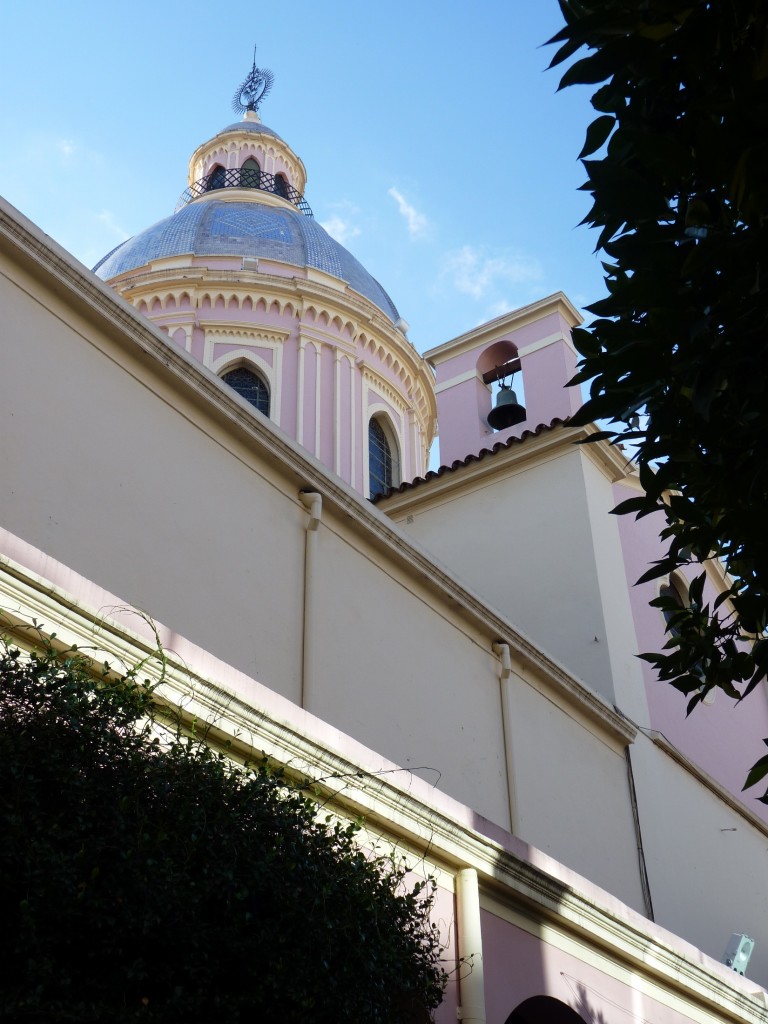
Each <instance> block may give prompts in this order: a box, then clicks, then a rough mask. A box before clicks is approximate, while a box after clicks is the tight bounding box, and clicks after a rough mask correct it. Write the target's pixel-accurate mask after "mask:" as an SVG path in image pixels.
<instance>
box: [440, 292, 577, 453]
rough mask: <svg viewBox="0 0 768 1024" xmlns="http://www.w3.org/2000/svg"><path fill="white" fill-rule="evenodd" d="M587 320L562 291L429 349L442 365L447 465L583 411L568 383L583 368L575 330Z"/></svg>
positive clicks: (442, 428)
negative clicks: (579, 364)
mask: <svg viewBox="0 0 768 1024" xmlns="http://www.w3.org/2000/svg"><path fill="white" fill-rule="evenodd" d="M580 323H581V317H580V316H579V314H578V312H577V311H576V309H575V308H574V306H573V305H572V304H571V303H570V302H569V301H568V299H567V298H566V297H565V295H564V294H563V293H562V292H556V293H555V294H554V295H550V296H549V297H548V298H546V299H541V300H540V301H538V302H534V303H532V304H531V305H530V306H523V308H522V309H516V310H513V311H512V312H511V313H505V314H504V315H503V316H500V317H497V318H496V319H495V320H490V321H489V322H488V323H485V324H481V325H480V326H479V327H476V328H474V330H471V331H468V332H467V333H466V334H462V335H460V336H459V337H458V338H454V340H453V341H449V342H446V344H444V345H440V346H438V347H437V348H433V349H431V350H430V351H429V352H425V353H424V357H425V359H427V361H428V362H429V363H430V364H431V365H432V366H433V367H434V368H435V375H436V392H437V416H438V432H439V438H440V461H441V463H442V464H443V465H447V466H450V465H451V464H452V463H453V462H455V461H456V460H457V459H459V460H460V459H465V458H466V457H467V456H468V455H477V454H478V452H480V451H481V450H482V449H483V448H491V447H492V446H493V445H494V444H496V443H497V442H498V441H502V442H503V441H506V440H508V439H509V438H510V437H514V436H517V437H519V436H520V435H521V434H522V433H523V432H524V431H526V430H535V429H536V427H538V426H540V425H541V424H546V425H549V424H550V423H552V421H553V420H565V419H567V418H568V417H569V416H572V415H573V413H575V412H576V410H577V409H578V408H579V406H580V405H581V396H580V394H579V390H578V388H568V387H566V384H567V383H568V381H569V380H570V379H571V377H573V375H574V374H575V373H576V359H577V356H576V350H575V349H574V347H573V342H572V340H571V329H572V328H574V327H577V326H578V325H579V324H580ZM508 381H511V385H510V384H508V383H507V382H508ZM497 382H498V384H499V385H500V390H499V391H498V394H497V395H496V396H495V405H494V385H495V384H496V383H497Z"/></svg>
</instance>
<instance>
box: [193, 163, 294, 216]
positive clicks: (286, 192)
mask: <svg viewBox="0 0 768 1024" xmlns="http://www.w3.org/2000/svg"><path fill="white" fill-rule="evenodd" d="M221 188H255V189H259V190H260V191H262V192H271V193H272V194H273V195H275V196H281V197H282V198H283V199H287V200H288V202H289V203H293V205H294V206H295V207H297V209H299V210H301V212H302V213H303V214H305V216H307V217H313V216H314V214H313V213H312V209H311V207H310V205H309V203H308V202H307V201H306V199H305V198H304V196H303V195H302V194H301V193H300V192H298V191H297V190H296V189H295V188H294V187H293V185H289V184H288V182H287V181H286V180H285V178H282V177H281V176H280V175H277V174H268V173H267V172H266V171H258V170H256V169H255V168H251V167H245V168H240V167H238V168H230V169H228V170H225V169H224V168H223V167H217V168H216V169H215V170H214V171H213V172H212V173H211V174H207V175H206V176H205V177H204V178H200V179H199V180H198V181H196V182H194V184H192V185H190V186H189V188H188V189H186V190H185V191H184V192H183V193H182V195H181V197H180V199H179V201H178V203H177V204H176V210H180V209H181V208H182V206H186V205H187V203H191V202H192V200H193V199H199V197H200V196H203V195H205V194H206V193H208V192H215V191H217V190H218V189H221Z"/></svg>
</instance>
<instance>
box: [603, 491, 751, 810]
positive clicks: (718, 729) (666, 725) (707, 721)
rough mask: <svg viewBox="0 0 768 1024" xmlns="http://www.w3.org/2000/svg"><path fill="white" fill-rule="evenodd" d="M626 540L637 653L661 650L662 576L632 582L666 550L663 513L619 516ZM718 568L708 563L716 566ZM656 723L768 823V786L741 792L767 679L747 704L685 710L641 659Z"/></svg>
mask: <svg viewBox="0 0 768 1024" xmlns="http://www.w3.org/2000/svg"><path fill="white" fill-rule="evenodd" d="M636 493H637V492H636V491H635V490H633V489H632V488H631V487H628V486H618V485H617V486H616V487H615V488H614V498H615V502H616V503H617V504H618V502H620V501H623V500H625V499H626V498H629V497H633V496H634V495H635V494H636ZM612 518H614V519H615V520H616V522H617V524H618V527H619V530H620V534H621V540H622V556H623V560H624V565H625V571H626V577H627V584H628V586H627V590H628V593H629V599H630V601H631V604H632V613H633V616H634V620H635V625H636V630H637V644H638V647H637V649H638V652H645V651H651V652H652V651H660V650H661V649H662V647H663V646H664V644H665V643H666V640H667V637H666V634H665V622H664V617H663V615H662V613H661V611H660V610H659V609H658V608H651V607H650V605H649V602H650V601H651V600H653V598H655V597H657V596H658V593H659V587H660V584H661V583H662V582H663V581H662V580H651V581H649V582H647V583H641V584H640V585H639V586H634V585H633V584H634V583H635V581H636V580H637V579H639V577H640V576H641V574H642V573H643V572H645V570H646V568H647V566H648V565H649V564H650V563H651V562H652V561H653V560H654V559H656V558H659V557H660V556H661V554H662V548H661V544H660V542H659V536H658V535H659V531H660V530H661V529H662V527H663V525H664V524H663V519H662V517H661V515H652V516H647V517H645V518H644V519H641V520H638V521H635V520H634V518H633V517H632V516H615V517H612ZM715 568H716V567H710V570H711V571H714V570H715ZM704 593H705V600H707V601H710V602H711V601H712V600H713V599H714V597H715V594H716V591H715V587H714V583H713V581H712V580H711V579H709V580H708V581H707V584H706V585H705V590H704ZM639 664H640V665H641V671H642V672H643V678H644V686H645V692H646V696H647V703H648V708H649V722H650V725H651V726H652V728H654V729H657V730H659V731H660V732H662V733H663V734H664V735H665V736H666V737H667V739H668V740H669V741H670V742H671V743H673V744H674V745H675V746H676V747H677V748H678V749H679V750H681V751H682V752H683V753H684V754H685V755H686V756H687V757H689V758H690V759H691V760H692V761H694V762H695V763H696V764H698V765H700V766H701V767H702V768H703V769H704V770H705V771H706V772H707V773H708V774H709V775H711V776H712V778H714V779H716V780H717V782H719V783H720V784H721V785H722V786H724V787H725V788H726V789H727V790H728V791H729V792H730V793H732V794H733V795H734V796H735V797H736V799H738V800H740V801H741V802H742V803H743V804H744V805H745V806H746V807H748V809H749V810H750V811H751V812H752V813H753V814H756V815H757V816H758V817H759V818H761V819H762V820H763V821H765V822H766V823H767V824H768V807H767V806H766V805H765V804H763V803H760V801H759V800H758V799H757V798H758V797H760V796H762V794H763V792H764V790H765V787H764V786H762V787H761V786H758V787H756V788H754V789H752V790H748V791H747V792H746V793H745V792H743V791H742V787H743V786H744V781H745V779H746V777H747V773H748V772H749V769H750V768H751V766H752V765H753V764H754V763H755V761H757V760H758V758H760V757H762V756H763V754H764V753H765V746H764V743H763V738H764V737H766V736H768V690H767V689H766V686H765V684H762V685H760V686H759V687H758V688H757V689H756V690H754V691H753V692H752V693H751V694H750V695H749V697H748V698H747V699H746V700H745V701H744V702H743V703H736V702H735V701H733V700H731V699H730V698H729V697H727V696H726V694H724V693H721V692H718V693H716V694H715V695H714V702H713V703H712V704H711V705H706V704H703V703H700V704H698V705H697V707H696V708H695V709H694V711H693V712H692V713H691V714H690V715H688V714H687V710H686V709H687V704H688V698H687V697H686V696H685V695H684V694H682V693H680V691H679V690H676V689H674V687H672V686H670V685H668V684H667V683H662V682H659V680H658V679H657V678H656V677H655V674H654V672H653V669H652V667H651V666H650V665H648V664H647V662H639Z"/></svg>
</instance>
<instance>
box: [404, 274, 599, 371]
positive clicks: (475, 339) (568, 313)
mask: <svg viewBox="0 0 768 1024" xmlns="http://www.w3.org/2000/svg"><path fill="white" fill-rule="evenodd" d="M552 313H559V314H560V316H562V318H563V319H564V320H565V322H566V323H567V324H568V326H569V327H577V326H578V325H579V324H580V323H582V317H581V315H580V314H579V312H578V310H577V309H576V307H575V306H574V305H573V303H572V302H571V301H570V299H569V298H568V297H567V295H565V293H564V292H555V293H554V294H553V295H547V296H546V297H545V298H543V299H539V300H538V301H537V302H532V303H530V305H528V306H523V307H522V308H521V309H514V310H511V311H510V312H509V313H504V314H502V316H498V317H496V318H495V320H489V321H487V323H483V324H480V326H479V327H475V328H474V329H473V330H471V331H467V332H466V333H465V334H460V335H459V336H458V337H456V338H453V339H452V340H451V341H447V342H445V344H443V345H437V346H436V347H435V348H431V349H429V351H427V352H425V353H424V358H425V359H426V360H427V361H428V362H430V363H432V365H437V364H439V363H442V362H443V361H444V360H445V359H447V358H451V359H452V358H453V357H454V356H456V355H459V354H460V353H462V352H464V351H470V350H472V349H474V348H476V347H477V346H478V344H482V342H483V340H484V339H487V340H491V339H495V338H497V337H499V336H500V335H502V334H509V333H511V332H512V331H517V330H519V329H520V328H521V327H526V326H527V325H528V324H530V323H534V322H535V321H536V320H540V319H541V318H542V317H545V316H549V315H550V314H552ZM569 344H570V343H569Z"/></svg>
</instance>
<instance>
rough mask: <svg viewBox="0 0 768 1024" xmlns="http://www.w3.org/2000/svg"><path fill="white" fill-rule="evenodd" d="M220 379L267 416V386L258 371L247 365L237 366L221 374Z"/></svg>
mask: <svg viewBox="0 0 768 1024" xmlns="http://www.w3.org/2000/svg"><path fill="white" fill-rule="evenodd" d="M221 379H222V380H223V381H224V383H225V384H228V385H229V386H230V387H231V388H232V390H233V391H236V392H237V393H238V395H240V397H241V398H244V399H245V400H246V402H248V403H250V404H251V405H252V406H254V407H255V408H256V409H258V410H259V412H262V413H264V415H265V416H269V387H268V386H267V383H266V381H265V380H264V379H263V378H262V377H260V376H259V374H258V373H254V372H253V371H252V370H249V369H248V367H247V366H238V367H236V368H235V369H234V370H228V371H227V372H226V373H224V374H222V376H221Z"/></svg>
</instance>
